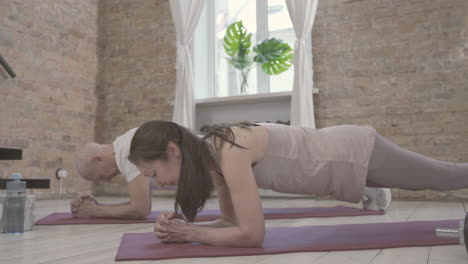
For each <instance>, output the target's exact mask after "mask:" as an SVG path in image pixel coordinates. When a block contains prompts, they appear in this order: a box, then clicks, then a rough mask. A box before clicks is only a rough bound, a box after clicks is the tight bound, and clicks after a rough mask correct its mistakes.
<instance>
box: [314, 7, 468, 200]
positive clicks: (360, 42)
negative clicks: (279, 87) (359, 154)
mask: <svg viewBox="0 0 468 264" xmlns="http://www.w3.org/2000/svg"><path fill="white" fill-rule="evenodd" d="M467 12H468V1H466V0H417V1H416V0H415V1H376V0H331V1H320V4H319V8H318V12H317V17H316V22H315V25H314V30H313V34H312V36H313V54H314V72H315V77H314V79H315V86H316V87H319V88H320V94H319V95H318V96H316V97H315V103H316V117H317V123H318V126H319V127H325V126H332V125H336V124H345V123H351V124H360V125H370V126H373V127H375V128H376V129H377V131H378V132H379V133H380V134H382V135H383V136H386V137H387V138H389V139H390V140H392V141H393V142H395V143H397V144H399V145H400V146H403V147H405V148H407V149H409V150H412V151H415V152H418V153H421V154H424V155H426V156H429V157H431V158H435V159H440V160H444V161H450V162H468V16H467V15H466V14H467ZM395 194H396V196H398V197H406V198H412V197H414V198H431V199H433V198H434V199H439V198H456V197H459V198H468V190H463V191H456V192H443V193H442V192H432V191H419V192H408V191H402V190H395Z"/></svg>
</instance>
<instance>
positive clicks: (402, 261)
mask: <svg viewBox="0 0 468 264" xmlns="http://www.w3.org/2000/svg"><path fill="white" fill-rule="evenodd" d="M122 200H124V199H123V198H111V197H105V198H101V199H100V201H103V202H118V201H122ZM69 201H70V200H69V199H62V200H40V201H38V202H37V204H36V211H35V215H36V219H38V218H40V217H43V216H45V215H48V214H49V213H52V212H64V211H67V210H68V208H69ZM172 203H173V200H172V199H170V198H164V197H156V198H154V199H153V209H154V210H171V209H172V206H173V205H172ZM335 204H346V203H340V202H335V201H317V200H311V199H304V198H264V199H263V205H264V206H265V207H286V206H330V205H335ZM216 206H217V203H216V201H214V200H210V201H209V202H208V205H207V208H216ZM355 206H356V205H355ZM466 206H467V204H466V203H465V204H464V203H462V202H421V201H394V202H393V203H392V205H391V207H390V209H389V211H388V212H387V213H386V214H385V215H382V216H356V217H336V218H315V219H314V218H309V219H295V220H269V221H267V226H302V225H314V224H343V223H374V222H394V221H415V220H438V219H450V218H453V219H456V218H460V219H462V218H464V215H465V212H466ZM151 230H152V225H151V224H130V225H129V224H127V225H75V226H36V227H34V230H33V231H31V232H26V233H24V234H22V235H18V236H15V235H6V234H3V235H0V263H2V264H4V263H5V264H6V263H8V264H9V263H15V264H16V263H28V264H29V263H54V264H58V263H64V264H65V263H68V264H71V263H77V264H78V263H79V264H86V263H99V264H103V263H114V257H115V254H116V251H117V248H118V246H119V243H120V240H121V238H122V234H123V233H125V232H150V231H151ZM154 262H156V263H160V264H162V263H164V264H166V263H171V264H175V263H177V264H179V263H180V264H182V263H197V264H198V263H200V264H210V263H221V264H227V263H229V264H244V263H258V264H260V263H261V264H275V263H291V264H292V263H294V264H296V263H311V264H327V263H333V264H335V263H340V264H342V263H359V264H361V263H366V264H367V263H372V264H377V263H379V264H384V263H385V264H386V263H397V264H406V263H411V264H419V263H431V264H436V263H437V264H462V263H464V264H465V263H468V255H467V253H466V251H465V248H464V247H463V246H460V245H456V246H437V247H413V248H393V249H383V250H359V251H334V252H311V253H292V254H278V255H263V256H246V257H225V258H193V259H174V260H161V261H154ZM120 263H132V264H135V263H151V261H131V262H120Z"/></svg>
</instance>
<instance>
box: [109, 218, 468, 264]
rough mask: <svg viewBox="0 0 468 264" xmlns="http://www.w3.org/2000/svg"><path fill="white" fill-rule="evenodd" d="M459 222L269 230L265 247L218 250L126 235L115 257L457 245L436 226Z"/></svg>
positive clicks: (146, 235)
mask: <svg viewBox="0 0 468 264" xmlns="http://www.w3.org/2000/svg"><path fill="white" fill-rule="evenodd" d="M458 225H459V221H458V220H443V221H416V222H400V223H372V224H346V225H324V226H303V227H272V228H267V232H266V237H265V241H264V242H263V246H262V248H235V247H217V246H209V245H202V244H197V243H190V244H189V243H186V244H161V243H159V240H158V239H157V238H156V237H155V235H154V234H153V233H126V234H124V236H123V238H122V241H121V243H120V247H119V249H118V251H117V255H116V257H115V260H116V261H122V260H161V259H172V258H195V257H227V256H248V255H266V254H279V253H292V252H311V251H338V250H360V249H380V248H393V247H416V246H437V245H455V244H458V239H455V238H440V237H436V236H435V229H436V227H449V228H457V227H458Z"/></svg>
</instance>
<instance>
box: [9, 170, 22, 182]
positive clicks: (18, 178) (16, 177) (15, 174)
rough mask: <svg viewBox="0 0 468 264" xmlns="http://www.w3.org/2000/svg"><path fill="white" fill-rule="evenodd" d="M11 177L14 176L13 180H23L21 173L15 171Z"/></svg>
mask: <svg viewBox="0 0 468 264" xmlns="http://www.w3.org/2000/svg"><path fill="white" fill-rule="evenodd" d="M11 178H13V180H15V181H19V180H21V173H19V172H15V173H13V174H12V175H11Z"/></svg>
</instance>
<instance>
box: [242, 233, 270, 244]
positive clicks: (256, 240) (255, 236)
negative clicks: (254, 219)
mask: <svg viewBox="0 0 468 264" xmlns="http://www.w3.org/2000/svg"><path fill="white" fill-rule="evenodd" d="M264 239H265V231H263V232H251V233H248V234H246V236H245V240H244V242H245V244H244V245H245V247H252V248H259V247H262V245H263V240H264Z"/></svg>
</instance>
